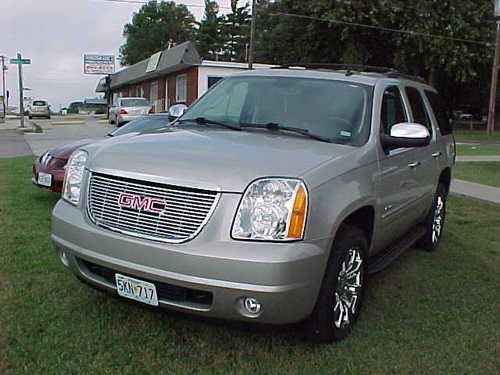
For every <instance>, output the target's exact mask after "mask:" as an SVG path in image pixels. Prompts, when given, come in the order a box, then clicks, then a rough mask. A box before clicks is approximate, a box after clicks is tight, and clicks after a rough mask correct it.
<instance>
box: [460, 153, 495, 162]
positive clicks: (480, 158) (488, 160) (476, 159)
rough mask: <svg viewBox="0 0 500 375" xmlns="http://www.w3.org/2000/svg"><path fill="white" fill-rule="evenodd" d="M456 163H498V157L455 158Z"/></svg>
mask: <svg viewBox="0 0 500 375" xmlns="http://www.w3.org/2000/svg"><path fill="white" fill-rule="evenodd" d="M456 161H457V162H479V161H484V162H491V161H498V162H500V155H484V156H457V159H456Z"/></svg>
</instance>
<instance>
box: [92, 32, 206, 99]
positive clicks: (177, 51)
mask: <svg viewBox="0 0 500 375" xmlns="http://www.w3.org/2000/svg"><path fill="white" fill-rule="evenodd" d="M150 59H151V58H148V59H145V60H142V61H140V62H138V63H136V64H134V65H131V66H129V67H127V68H124V69H122V70H120V71H118V72H116V73H114V74H112V75H111V82H110V87H111V89H115V88H118V87H121V86H125V85H130V84H133V83H138V82H142V81H145V80H148V79H152V78H155V77H158V76H160V75H165V74H168V73H172V72H175V71H179V70H183V69H186V68H189V67H191V66H194V65H199V64H201V62H202V60H201V57H200V55H199V54H198V51H197V50H196V48H195V47H194V46H193V44H192V43H191V42H184V43H181V44H178V45H176V46H175V47H172V48H169V49H166V50H165V51H162V52H161V57H160V59H159V61H158V65H157V67H156V69H154V70H152V71H151V72H146V69H147V67H148V63H149V60H150ZM102 83H103V82H99V84H98V85H97V89H96V90H99V89H102V88H103V87H102V86H103V84H102ZM104 83H105V82H104Z"/></svg>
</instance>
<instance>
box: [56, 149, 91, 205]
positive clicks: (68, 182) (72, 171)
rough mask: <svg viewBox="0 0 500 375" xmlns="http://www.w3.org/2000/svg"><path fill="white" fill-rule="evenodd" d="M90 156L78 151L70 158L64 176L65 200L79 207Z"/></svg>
mask: <svg viewBox="0 0 500 375" xmlns="http://www.w3.org/2000/svg"><path fill="white" fill-rule="evenodd" d="M87 157H88V154H87V153H86V152H85V151H82V150H77V151H75V152H74V153H73V154H72V155H71V157H70V158H69V161H68V164H67V165H66V174H65V176H64V187H63V195H62V196H63V198H64V199H66V200H67V201H68V202H70V203H72V204H74V205H78V203H79V202H80V194H81V187H82V180H83V172H84V170H85V164H86V163H87Z"/></svg>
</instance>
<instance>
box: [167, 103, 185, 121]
mask: <svg viewBox="0 0 500 375" xmlns="http://www.w3.org/2000/svg"><path fill="white" fill-rule="evenodd" d="M186 110H187V105H185V104H175V105H173V106H171V107H170V108H169V109H168V117H169V118H170V121H174V120H176V119H178V118H179V117H181V116H182V115H183V114H184V113H185V112H186Z"/></svg>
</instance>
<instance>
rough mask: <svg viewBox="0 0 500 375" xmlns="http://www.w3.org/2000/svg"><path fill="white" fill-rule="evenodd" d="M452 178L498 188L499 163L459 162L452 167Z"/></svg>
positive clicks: (499, 177) (499, 179)
mask: <svg viewBox="0 0 500 375" xmlns="http://www.w3.org/2000/svg"><path fill="white" fill-rule="evenodd" d="M453 177H455V178H458V179H460V180H465V181H471V182H477V183H478V184H483V185H490V186H495V187H499V188H500V163H498V162H491V163H489V162H488V163H486V162H461V163H456V164H455V166H454V167H453Z"/></svg>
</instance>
